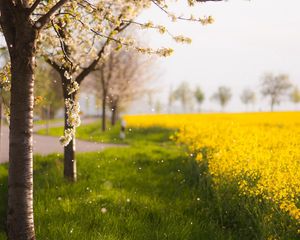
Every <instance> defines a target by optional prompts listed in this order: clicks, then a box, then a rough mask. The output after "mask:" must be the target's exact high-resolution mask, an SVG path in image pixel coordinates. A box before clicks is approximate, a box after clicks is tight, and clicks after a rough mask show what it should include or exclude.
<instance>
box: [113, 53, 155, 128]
mask: <svg viewBox="0 0 300 240" xmlns="http://www.w3.org/2000/svg"><path fill="white" fill-rule="evenodd" d="M109 58H113V68H112V69H110V70H112V71H113V72H112V81H111V83H110V88H109V90H108V101H107V103H108V106H109V108H110V110H111V124H112V125H115V123H116V120H117V119H118V115H119V113H120V112H121V111H122V110H124V109H126V107H128V106H129V105H130V103H132V101H134V100H135V99H137V98H139V97H141V95H142V94H144V93H145V92H149V91H151V90H150V89H148V88H147V87H146V83H147V82H149V81H151V82H153V81H152V80H153V76H154V75H153V74H152V72H151V71H150V69H153V64H154V61H153V60H154V59H153V58H152V57H147V56H143V55H141V54H138V53H136V52H128V51H125V50H124V51H123V50H121V51H119V52H117V53H112V54H110V56H109Z"/></svg>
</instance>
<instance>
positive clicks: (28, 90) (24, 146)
mask: <svg viewBox="0 0 300 240" xmlns="http://www.w3.org/2000/svg"><path fill="white" fill-rule="evenodd" d="M16 21H17V22H16V23H15V45H14V46H10V45H8V46H9V47H11V49H10V58H11V66H12V67H11V74H12V78H11V104H10V116H11V117H10V127H9V128H10V134H9V177H8V215H7V229H8V239H11V240H33V239H35V233H34V219H33V169H32V165H33V161H32V160H33V157H32V156H33V153H32V127H33V105H34V95H33V86H34V66H35V60H34V56H35V52H36V49H35V47H36V46H35V45H36V39H37V31H36V30H34V28H33V27H32V25H31V23H30V22H28V20H27V19H26V20H25V18H24V19H23V17H22V16H18V19H17V20H16Z"/></svg>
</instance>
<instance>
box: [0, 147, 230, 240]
mask: <svg viewBox="0 0 300 240" xmlns="http://www.w3.org/2000/svg"><path fill="white" fill-rule="evenodd" d="M62 170H63V165H62V157H61V156H60V155H50V156H47V157H40V156H36V157H35V161H34V181H35V196H34V209H35V224H36V234H37V239H43V240H44V239H49V240H52V239H72V240H75V239H80V240H82V239H91V240H92V239H95V240H96V239H101V240H121V239H122V240H155V239H158V240H161V239H170V240H177V239H178V240H179V239H180V240H199V239H205V240H206V239H231V237H230V234H229V233H228V232H227V231H225V230H224V229H223V228H221V227H220V226H219V225H218V224H217V223H216V222H215V221H214V220H213V218H211V217H210V209H209V207H208V206H209V201H207V200H205V199H206V198H205V197H204V196H202V195H203V193H204V192H201V191H199V190H200V187H201V186H199V169H198V167H197V165H196V164H195V162H194V160H193V159H192V158H190V157H188V156H187V155H185V154H183V153H182V151H181V150H180V149H179V148H177V147H176V146H174V145H169V146H168V148H163V147H161V146H158V145H155V144H148V145H147V147H144V148H143V145H139V146H138V145H135V146H132V147H127V148H118V149H107V150H105V151H103V152H100V153H89V154H79V155H78V182H77V183H75V184H71V183H67V182H65V181H64V180H63V177H62ZM0 173H1V176H3V177H2V179H1V184H2V185H0V192H1V195H0V203H1V208H0V220H1V222H2V223H3V220H4V219H5V209H4V207H3V206H4V203H5V201H6V197H5V194H3V193H6V190H7V183H6V181H2V180H3V179H6V176H7V166H6V165H0ZM101 209H102V211H103V209H106V210H107V212H106V213H102V212H101ZM4 236H5V235H4V228H3V224H2V225H1V228H0V239H5V238H4Z"/></svg>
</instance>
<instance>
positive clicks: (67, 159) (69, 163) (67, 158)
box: [62, 79, 77, 182]
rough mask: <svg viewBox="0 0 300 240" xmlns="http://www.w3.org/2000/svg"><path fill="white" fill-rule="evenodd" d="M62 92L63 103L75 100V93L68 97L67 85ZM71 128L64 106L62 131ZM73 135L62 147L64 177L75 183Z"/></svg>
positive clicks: (75, 168) (74, 145)
mask: <svg viewBox="0 0 300 240" xmlns="http://www.w3.org/2000/svg"><path fill="white" fill-rule="evenodd" d="M63 82H64V83H66V82H67V80H66V79H65V80H64V81H63ZM62 86H63V88H64V89H63V92H64V101H66V100H67V99H68V98H71V99H72V100H75V99H76V93H73V94H71V95H68V91H67V84H63V85H62ZM70 128H72V127H71V126H69V124H68V115H67V108H66V105H65V125H64V131H66V130H67V129H70ZM75 142H76V141H75V135H74V137H73V138H72V140H71V141H70V143H69V144H68V145H67V146H65V147H64V177H65V178H66V179H67V180H69V181H71V182H76V180H77V166H76V165H77V163H76V158H75V152H76V144H75Z"/></svg>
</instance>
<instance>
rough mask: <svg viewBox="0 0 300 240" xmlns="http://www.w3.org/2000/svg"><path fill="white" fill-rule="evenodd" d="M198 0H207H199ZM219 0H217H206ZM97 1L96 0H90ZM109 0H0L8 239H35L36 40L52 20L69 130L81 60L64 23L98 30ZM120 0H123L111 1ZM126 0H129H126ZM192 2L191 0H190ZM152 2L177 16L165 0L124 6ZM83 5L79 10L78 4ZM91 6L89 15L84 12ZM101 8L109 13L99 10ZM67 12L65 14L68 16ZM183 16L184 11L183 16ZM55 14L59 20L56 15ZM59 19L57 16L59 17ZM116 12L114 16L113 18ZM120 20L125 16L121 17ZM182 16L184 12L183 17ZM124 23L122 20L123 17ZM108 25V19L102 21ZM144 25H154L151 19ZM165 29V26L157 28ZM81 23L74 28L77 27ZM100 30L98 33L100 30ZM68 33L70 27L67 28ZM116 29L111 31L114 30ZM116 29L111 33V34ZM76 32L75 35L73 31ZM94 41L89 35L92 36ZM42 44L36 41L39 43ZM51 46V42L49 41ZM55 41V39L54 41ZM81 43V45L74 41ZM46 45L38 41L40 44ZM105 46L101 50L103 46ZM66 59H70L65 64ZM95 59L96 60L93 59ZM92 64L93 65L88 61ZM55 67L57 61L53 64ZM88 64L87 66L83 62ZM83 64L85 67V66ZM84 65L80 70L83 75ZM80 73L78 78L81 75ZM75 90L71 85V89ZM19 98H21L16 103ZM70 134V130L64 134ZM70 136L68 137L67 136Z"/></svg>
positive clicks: (74, 121)
mask: <svg viewBox="0 0 300 240" xmlns="http://www.w3.org/2000/svg"><path fill="white" fill-rule="evenodd" d="M199 1H200V2H204V1H208V0H199ZM210 1H219V0H210ZM94 2H98V1H93V3H94ZM107 2H108V1H101V2H99V4H100V5H96V8H95V7H94V5H93V4H91V3H90V2H89V1H88V0H79V1H70V0H47V1H46V0H35V1H33V0H0V26H1V31H2V32H3V35H4V38H5V41H6V45H7V48H8V51H9V55H10V65H7V66H6V67H5V68H4V69H3V71H2V73H1V84H2V83H3V84H5V85H6V84H9V83H10V82H11V103H10V136H9V148H10V150H9V179H8V186H9V189H8V192H9V193H8V218H7V225H8V226H7V229H8V238H9V239H14V240H18V239H22V240H23V239H28V240H29V239H30V240H33V239H35V233H34V219H33V201H32V199H33V177H32V174H33V170H32V157H33V154H32V144H33V143H32V125H33V106H34V94H33V87H34V68H35V57H36V54H37V46H38V41H39V40H41V39H43V38H41V34H42V33H43V32H45V31H47V30H48V29H49V28H51V26H52V27H53V28H54V29H55V30H56V34H57V36H56V41H58V42H59V43H60V48H61V50H62V51H63V55H64V57H63V58H61V60H62V61H63V64H65V65H64V66H67V68H66V69H64V77H65V79H64V80H67V81H66V82H65V84H66V83H68V86H67V88H69V91H68V93H67V94H68V95H69V97H68V101H67V103H66V104H65V105H66V112H67V114H68V126H70V128H68V129H69V130H68V132H70V133H71V134H70V135H71V136H73V135H74V134H72V132H73V128H74V127H76V125H78V124H79V121H78V118H77V116H76V114H74V112H78V105H77V103H76V101H75V97H76V96H75V94H74V93H75V92H76V88H77V85H76V83H75V81H74V80H73V79H74V78H73V75H74V74H75V71H76V70H77V69H80V66H78V65H76V64H74V63H73V62H72V60H71V61H69V60H70V59H68V57H69V54H68V53H69V51H70V50H69V49H67V48H65V47H67V45H68V44H65V43H66V41H65V40H66V39H72V37H73V35H71V36H67V35H64V33H65V32H64V31H62V30H64V29H65V28H67V26H66V25H65V24H66V23H70V22H81V23H82V28H83V27H84V28H88V29H90V30H91V32H93V31H94V33H97V35H101V32H102V31H100V29H92V28H91V27H90V25H91V24H92V23H93V18H92V17H95V18H96V17H98V15H99V16H100V17H99V18H103V17H104V18H105V19H110V16H111V15H113V14H110V12H111V11H107V10H110V9H111V6H110V5H106V4H105V3H107ZM112 2H114V3H115V2H118V3H122V2H123V1H112ZM126 2H128V1H126ZM188 2H189V3H190V4H194V1H193V0H189V1H188ZM151 3H153V4H155V5H156V6H158V7H159V8H161V10H162V11H164V12H165V13H166V14H168V15H169V16H170V17H171V18H173V19H174V18H175V15H174V14H171V13H169V12H168V10H167V5H166V3H165V2H164V1H160V0H159V1H158V0H152V1H150V0H140V1H132V2H131V3H130V4H129V3H128V9H127V10H126V12H128V13H130V12H131V11H133V12H132V14H134V9H140V8H146V7H149V6H150V5H151ZM81 9H82V10H81ZM88 12H90V14H89V15H90V16H89V15H86V14H88ZM102 12H107V14H104V15H102V14H101V13H102ZM67 16H69V17H67ZM181 18H182V17H181ZM56 19H58V20H56ZM60 19H61V20H60ZM114 19H115V18H113V19H112V20H113V21H114ZM122 19H123V17H122V18H121V19H119V21H120V24H118V25H119V26H121V25H122V24H124V23H123V22H124V21H126V20H127V19H126V18H125V19H123V21H121V20H122ZM182 19H183V18H182ZM188 19H190V20H192V21H201V22H202V23H210V22H211V21H212V19H211V18H206V19H194V18H188ZM125 24H126V23H125ZM100 26H102V27H106V25H104V26H103V25H100ZM147 27H151V28H157V26H153V25H151V24H150V23H149V24H148V26H147ZM159 29H161V30H163V29H164V28H159ZM78 31H80V29H79V28H75V29H74V33H76V32H77V33H78ZM98 32H100V34H98ZM67 33H68V32H67ZM112 33H114V32H112ZM113 35H114V34H113ZM113 35H112V36H105V37H106V39H107V40H109V41H111V40H114V41H115V40H117V42H119V43H120V45H126V41H125V42H123V41H122V40H121V39H114V36H113ZM77 36H78V35H77ZM85 37H86V38H90V35H87V36H85V35H82V38H85ZM174 39H175V40H176V41H183V42H185V41H189V40H188V39H186V38H184V37H181V36H179V37H178V36H177V37H174ZM90 41H93V38H90ZM39 45H40V44H39ZM51 46H52V45H51ZM53 46H55V42H54V43H53ZM77 47H80V46H77ZM44 48H45V47H43V46H42V49H44ZM137 50H139V51H141V52H151V51H152V50H151V49H143V48H138V47H137ZM103 51H104V50H103ZM155 52H156V53H158V54H159V55H163V56H165V55H169V54H170V53H171V50H169V49H159V50H156V51H155ZM66 62H69V63H68V64H67V63H66ZM95 64H96V63H95ZM92 66H93V65H92ZM57 67H58V68H59V67H60V66H57ZM86 69H87V70H88V69H89V67H87V68H86ZM87 70H85V71H87ZM85 71H82V72H81V76H82V77H83V78H82V79H84V77H85ZM80 79H81V78H78V80H80ZM74 90H75V91H74ZM20 103H22V104H20ZM65 137H67V138H68V136H65ZM67 140H68V141H69V139H67Z"/></svg>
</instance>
